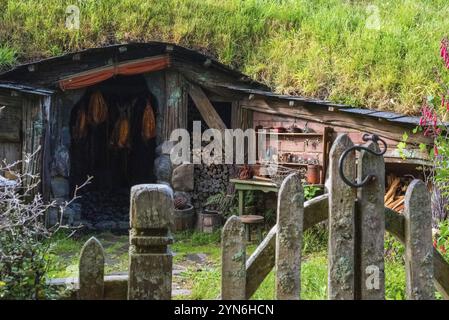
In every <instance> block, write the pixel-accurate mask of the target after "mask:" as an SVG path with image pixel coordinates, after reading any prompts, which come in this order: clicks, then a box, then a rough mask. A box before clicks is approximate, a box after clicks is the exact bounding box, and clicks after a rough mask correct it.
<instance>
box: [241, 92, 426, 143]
mask: <svg viewBox="0 0 449 320" xmlns="http://www.w3.org/2000/svg"><path fill="white" fill-rule="evenodd" d="M241 106H242V108H244V109H249V110H252V111H256V112H263V113H267V114H273V115H277V116H287V117H296V118H301V119H304V120H309V121H313V122H317V123H323V124H326V125H329V126H339V127H344V128H349V129H356V130H359V131H362V132H369V133H375V134H378V135H379V136H381V137H385V138H388V139H391V140H394V141H398V142H400V141H402V135H403V134H404V132H407V133H410V139H412V140H413V141H412V140H410V142H413V143H431V140H430V139H429V138H428V137H424V136H423V135H412V134H411V133H412V132H411V131H412V130H413V127H412V126H409V127H407V126H399V125H398V124H397V123H388V122H383V123H382V125H381V126H379V121H378V120H377V119H376V118H369V117H364V116H362V115H361V116H356V115H353V114H346V113H344V112H335V111H329V110H328V109H327V108H321V107H316V106H307V105H305V104H304V103H302V102H298V104H297V105H295V107H289V106H288V102H287V101H286V102H279V101H271V100H270V101H269V102H267V100H266V99H261V98H256V99H254V100H248V99H244V100H242V101H241ZM412 136H413V137H412Z"/></svg>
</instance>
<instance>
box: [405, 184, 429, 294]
mask: <svg viewBox="0 0 449 320" xmlns="http://www.w3.org/2000/svg"><path fill="white" fill-rule="evenodd" d="M404 218H405V272H406V280H407V284H406V294H407V299H409V300H429V299H433V298H434V292H435V289H434V286H433V281H432V280H433V246H432V209H431V202H430V194H429V192H428V191H427V188H426V185H425V184H424V182H422V181H421V180H413V181H412V183H410V185H409V187H408V189H407V192H406V194H405V210H404Z"/></svg>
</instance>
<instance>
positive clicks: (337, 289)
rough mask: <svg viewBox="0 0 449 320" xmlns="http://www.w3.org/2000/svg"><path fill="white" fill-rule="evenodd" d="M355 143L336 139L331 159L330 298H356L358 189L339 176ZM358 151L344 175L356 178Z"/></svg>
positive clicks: (346, 139) (350, 160) (350, 158)
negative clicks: (342, 163) (342, 164)
mask: <svg viewBox="0 0 449 320" xmlns="http://www.w3.org/2000/svg"><path fill="white" fill-rule="evenodd" d="M353 145H354V144H353V143H352V141H351V139H350V138H349V137H348V135H347V134H341V135H339V136H338V137H337V139H336V140H335V142H334V144H333V145H332V149H331V151H330V156H329V179H328V181H327V183H326V184H327V187H328V190H329V246H328V298H329V299H331V300H353V299H354V291H355V288H354V274H355V272H354V201H355V198H356V193H355V189H353V188H351V187H350V186H348V185H347V184H346V183H345V182H344V181H343V180H342V179H341V177H340V174H339V160H340V157H341V155H342V153H343V152H344V151H345V150H346V149H348V148H350V147H352V146H353ZM355 169H356V164H355V151H354V152H351V153H350V154H349V155H348V156H347V157H346V159H345V162H344V168H343V172H344V174H345V176H346V177H347V178H348V179H349V180H351V181H354V179H355Z"/></svg>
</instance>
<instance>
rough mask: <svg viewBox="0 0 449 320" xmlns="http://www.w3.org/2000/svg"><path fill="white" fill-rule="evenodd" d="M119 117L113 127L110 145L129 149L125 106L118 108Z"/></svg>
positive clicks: (128, 127) (128, 129)
mask: <svg viewBox="0 0 449 320" xmlns="http://www.w3.org/2000/svg"><path fill="white" fill-rule="evenodd" d="M119 110H120V117H119V118H118V120H117V122H116V123H115V125H114V130H113V131H112V137H111V144H112V145H113V146H116V147H117V148H120V149H123V148H129V147H130V134H131V132H130V124H129V120H128V117H127V106H125V107H124V108H119Z"/></svg>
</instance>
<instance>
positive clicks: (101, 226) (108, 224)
mask: <svg viewBox="0 0 449 320" xmlns="http://www.w3.org/2000/svg"><path fill="white" fill-rule="evenodd" d="M116 227H117V224H116V223H115V222H114V221H108V220H106V221H100V222H98V223H97V224H95V229H97V230H113V229H115V228H116Z"/></svg>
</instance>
